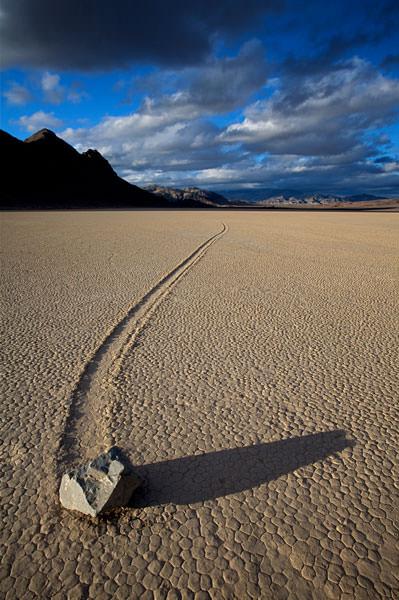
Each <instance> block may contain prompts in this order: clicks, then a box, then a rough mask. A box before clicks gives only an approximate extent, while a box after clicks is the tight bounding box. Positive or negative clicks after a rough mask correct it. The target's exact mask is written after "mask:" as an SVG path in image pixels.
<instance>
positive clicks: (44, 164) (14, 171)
mask: <svg viewBox="0 0 399 600" xmlns="http://www.w3.org/2000/svg"><path fill="white" fill-rule="evenodd" d="M0 148H1V165H2V176H1V192H2V194H1V201H0V207H1V208H3V209H7V208H8V209H22V208H28V209H31V208H35V209H52V208H131V207H166V206H167V201H166V200H164V199H163V198H161V197H159V196H155V195H154V194H151V193H150V192H148V191H146V190H142V189H141V188H139V187H136V186H135V185H132V184H130V183H128V182H127V181H125V180H124V179H121V178H120V177H119V176H118V175H117V174H116V173H115V171H114V170H113V168H112V167H111V165H110V164H109V163H108V161H107V160H106V159H105V158H104V157H103V156H102V155H101V154H100V153H99V152H97V150H87V152H83V153H82V154H80V153H79V152H78V151H77V150H75V149H74V148H73V147H72V146H70V145H69V144H68V143H67V142H65V141H64V140H62V139H61V138H59V137H57V136H56V135H55V133H53V132H52V131H50V130H49V129H41V130H40V131H38V132H37V133H35V134H34V135H32V136H30V137H28V138H27V139H26V140H25V141H21V140H18V139H17V138H15V137H13V136H12V135H10V134H8V133H6V132H5V131H2V130H0Z"/></svg>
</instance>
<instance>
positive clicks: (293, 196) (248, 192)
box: [222, 188, 385, 206]
mask: <svg viewBox="0 0 399 600" xmlns="http://www.w3.org/2000/svg"><path fill="white" fill-rule="evenodd" d="M222 193H223V195H224V196H225V197H226V198H227V199H228V201H230V202H231V203H233V204H251V205H253V204H256V205H258V206H269V205H271V204H273V205H279V206H282V205H287V204H288V205H292V204H295V205H300V204H303V205H313V206H316V205H328V204H337V203H340V202H365V201H376V200H382V199H385V198H383V197H382V196H373V195H371V194H356V195H352V196H343V195H339V194H320V193H309V192H302V191H299V190H293V189H275V188H247V189H245V188H242V189H238V190H223V191H222Z"/></svg>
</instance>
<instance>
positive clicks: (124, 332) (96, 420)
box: [60, 223, 227, 464]
mask: <svg viewBox="0 0 399 600" xmlns="http://www.w3.org/2000/svg"><path fill="white" fill-rule="evenodd" d="M226 231H227V226H226V225H225V224H224V223H223V227H222V230H221V231H219V232H218V233H216V234H214V235H213V236H211V237H210V238H208V239H207V240H206V241H205V242H203V243H202V244H201V245H200V246H198V248H196V250H194V251H193V252H192V253H191V254H190V255H189V256H188V257H186V258H185V259H183V260H182V261H181V262H180V263H179V264H178V265H177V266H176V267H175V268H174V269H172V270H171V271H170V272H169V273H167V274H166V275H165V276H164V277H163V278H162V279H161V280H160V281H159V282H158V283H157V284H155V286H154V287H152V288H151V289H150V290H149V291H148V292H147V293H146V294H145V295H144V296H143V297H142V299H141V300H140V301H139V302H138V303H136V304H134V305H133V306H132V307H131V308H130V309H129V310H128V311H127V313H126V315H125V316H124V317H123V318H122V319H121V320H120V321H118V323H116V325H115V326H114V327H113V328H112V330H111V331H110V332H109V333H108V334H107V335H106V337H105V338H104V340H103V341H102V343H101V344H100V346H99V347H98V348H97V350H96V351H95V352H94V354H93V356H92V357H91V358H90V359H89V360H88V361H87V363H86V365H85V366H84V368H83V371H82V373H81V375H80V377H79V379H78V382H77V384H76V386H75V388H74V390H73V392H72V395H71V402H70V407H69V414H68V416H67V419H66V423H65V428H64V432H63V434H62V437H61V441H60V450H61V453H60V455H61V461H60V462H61V463H64V464H69V463H73V462H74V461H75V460H77V459H78V458H79V459H82V458H83V459H85V458H89V457H90V458H91V457H92V456H93V455H95V454H96V453H97V452H98V451H100V450H103V449H104V448H105V447H106V446H109V445H111V444H112V443H113V441H112V440H111V439H109V438H108V437H107V431H106V427H105V425H104V423H106V422H107V416H109V415H110V411H111V408H112V407H111V406H110V404H109V403H107V393H108V391H109V389H110V386H112V382H113V380H114V379H115V377H117V375H118V373H119V371H120V368H121V365H122V362H123V358H124V356H125V354H126V352H127V351H128V350H129V349H130V348H131V347H132V346H133V345H134V343H135V341H136V340H137V338H138V336H139V335H140V333H141V332H142V331H143V329H144V328H145V326H146V325H147V323H148V321H149V319H150V316H151V314H152V313H153V312H154V310H155V309H156V308H157V306H158V305H159V304H160V303H161V302H162V300H163V299H164V298H165V297H166V296H167V294H168V293H169V292H170V291H171V290H172V288H173V287H174V286H175V285H176V284H177V282H178V281H179V280H180V279H181V278H182V277H183V276H184V275H185V274H186V273H187V272H188V271H189V270H190V269H191V268H192V267H193V266H194V265H195V264H196V263H197V262H198V261H199V260H201V258H202V257H203V256H204V254H205V253H206V252H207V250H208V249H209V248H210V246H212V244H214V243H215V242H216V241H217V240H218V239H219V238H221V237H222V236H223V235H224V234H225V233H226Z"/></svg>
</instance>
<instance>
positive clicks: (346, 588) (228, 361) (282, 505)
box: [0, 210, 399, 600]
mask: <svg viewBox="0 0 399 600" xmlns="http://www.w3.org/2000/svg"><path fill="white" fill-rule="evenodd" d="M398 223H399V215H398V214H394V213H385V214H384V213H383V212H379V213H371V212H370V213H366V212H365V213H333V212H329V213H323V214H320V213H300V212H295V213H292V212H288V213H282V212H262V211H259V212H257V211H254V212H252V211H251V212H250V213H248V212H243V211H228V210H226V211H199V212H195V211H156V210H149V211H127V212H123V211H115V212H112V211H101V212H83V211H80V212H67V211H66V212H25V213H22V212H19V213H17V212H15V213H12V212H9V213H3V214H2V216H1V270H2V284H1V286H2V287H1V317H2V319H1V327H2V336H3V343H2V348H1V351H2V355H3V356H2V365H3V367H2V370H3V374H2V392H1V460H2V477H1V484H0V490H1V497H2V501H1V502H2V504H1V524H0V539H1V555H2V560H1V578H0V579H1V594H2V597H4V598H6V599H7V600H14V599H24V600H25V599H29V598H41V599H47V598H54V599H57V600H58V599H59V600H61V599H64V598H67V599H71V600H72V599H76V600H77V599H82V598H93V599H103V598H104V599H106V598H109V599H111V598H115V599H128V598H129V599H130V598H143V599H148V600H150V599H153V598H154V599H167V600H172V599H179V598H181V599H189V598H193V599H198V600H205V599H208V598H211V599H218V598H224V599H235V598H237V599H241V600H244V599H247V598H253V599H255V598H262V599H266V600H269V599H270V600H280V599H286V598H287V599H291V598H292V599H298V600H305V599H317V600H322V599H324V598H328V599H332V600H335V599H341V598H342V599H347V600H349V599H353V598H355V599H357V598H359V599H371V600H374V599H377V598H389V599H394V598H397V597H398V594H399V582H398V576H399V549H398V519H397V517H398V506H399V498H398V473H397V449H398V442H399V440H398V404H397V402H398V383H397V382H398V378H397V376H398V360H397V356H398V354H399V353H398V319H397V315H398V301H397V298H398V280H397V259H398ZM113 444H115V445H118V446H119V447H121V448H123V450H124V452H125V453H126V455H128V457H129V458H130V459H131V461H132V463H133V464H134V465H135V466H136V468H137V472H138V473H139V474H140V475H142V477H143V478H144V480H145V484H144V485H143V487H142V488H141V490H140V491H138V492H137V493H136V494H135V495H134V496H133V498H132V501H131V506H129V507H126V508H124V509H121V510H119V511H114V512H113V513H110V514H107V515H104V516H101V517H99V518H97V519H91V518H89V517H83V516H79V515H78V514H77V513H73V512H70V511H66V510H65V509H63V508H62V507H61V506H60V504H59V501H58V487H59V482H60V477H61V475H62V474H63V472H65V470H67V469H68V468H69V467H70V465H71V464H74V463H75V462H76V461H77V460H79V459H83V460H85V459H86V458H90V457H92V456H95V455H96V453H97V452H98V451H100V450H102V449H106V448H107V447H109V446H110V445H113Z"/></svg>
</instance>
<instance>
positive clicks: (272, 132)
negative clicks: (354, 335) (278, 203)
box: [62, 58, 399, 190]
mask: <svg viewBox="0 0 399 600" xmlns="http://www.w3.org/2000/svg"><path fill="white" fill-rule="evenodd" d="M214 66H215V65H213V67H214ZM213 67H212V69H213ZM207 68H208V67H207ZM209 68H210V67H209ZM218 68H219V67H218ZM221 70H222V71H223V68H221ZM227 70H228V67H227ZM216 71H218V69H216ZM210 72H211V71H209V73H210ZM212 72H214V71H212ZM203 75H204V74H203V73H202V75H201V76H200V73H199V71H198V70H197V71H196V74H195V77H193V78H191V79H190V80H189V83H188V84H187V87H186V88H184V89H180V90H179V91H172V92H170V93H169V94H167V93H165V92H164V91H161V92H160V93H159V94H158V95H157V94H155V93H154V95H153V96H152V97H147V98H146V99H145V100H144V101H143V103H142V105H141V107H140V108H139V109H138V110H137V111H135V112H133V113H131V114H129V115H125V116H107V117H105V118H103V119H102V121H100V123H99V124H98V125H96V126H94V127H89V128H83V127H82V128H79V129H67V130H65V131H64V132H63V133H62V135H63V136H64V137H65V139H67V140H68V141H69V142H70V143H72V144H73V145H75V147H76V148H77V149H78V150H80V151H82V150H86V149H87V148H88V147H96V148H98V150H99V151H100V152H102V153H103V154H104V155H105V156H106V157H107V158H108V160H110V162H111V163H112V165H113V166H114V168H115V169H116V170H117V171H118V172H119V173H120V174H121V175H122V176H123V177H125V178H126V179H128V180H129V181H131V182H132V183H137V184H139V185H140V184H141V185H143V184H147V183H163V184H167V185H185V184H192V183H196V184H197V185H203V186H208V187H209V186H212V187H215V186H216V187H219V188H220V187H222V186H226V185H231V184H234V185H235V186H239V185H241V184H242V183H244V182H245V183H246V184H249V185H254V186H256V185H261V184H262V185H267V186H270V187H295V186H298V187H300V188H303V186H304V185H307V186H308V187H312V186H316V188H317V189H319V190H323V189H324V190H325V189H327V188H330V189H331V188H332V187H334V186H335V187H336V188H337V187H340V186H341V189H342V188H343V187H344V186H347V187H348V188H350V187H351V185H352V186H353V185H354V184H355V183H356V181H358V182H360V183H359V185H360V184H361V185H362V186H365V185H367V187H368V189H370V190H371V189H375V188H376V186H377V187H378V186H379V189H382V187H383V186H389V185H394V184H395V182H396V183H397V159H396V158H395V157H393V158H392V160H391V159H390V160H389V161H385V162H381V161H380V162H378V160H376V161H375V162H374V158H376V157H377V156H378V154H379V148H381V147H384V146H385V147H386V146H387V144H388V147H389V138H387V137H386V135H385V136H383V135H381V136H379V137H378V136H375V135H374V136H373V137H371V135H370V134H369V133H371V132H372V131H374V130H375V128H376V127H380V126H383V125H384V124H389V123H390V122H391V121H392V119H393V118H394V115H395V111H396V107H397V106H398V102H399V81H398V80H397V79H393V78H388V77H385V76H383V75H381V74H380V73H378V71H376V70H375V69H374V68H372V67H371V66H370V65H369V64H368V63H366V62H364V61H361V60H359V59H357V58H354V59H352V60H351V61H347V62H346V63H341V64H340V65H336V66H335V67H332V68H331V69H330V71H329V72H328V73H325V74H324V75H321V74H317V75H315V74H313V75H310V76H309V75H306V76H303V77H300V78H298V77H296V78H295V80H294V79H293V78H292V76H289V77H286V78H283V79H280V80H277V79H275V80H273V86H272V89H273V93H272V95H271V97H269V98H264V99H262V100H258V101H257V102H255V103H252V104H251V105H249V106H248V107H247V108H246V109H245V110H244V114H243V119H242V120H241V121H237V122H234V123H230V124H228V125H227V126H224V127H221V126H217V125H216V124H215V123H214V122H211V121H210V120H208V117H209V116H210V115H213V114H218V110H219V108H220V107H219V108H218V107H217V101H216V99H215V98H216V96H217V94H213V92H212V93H209V94H208V95H207V93H206V92H204V93H203V95H202V96H201V93H200V92H199V93H198V94H197V95H196V94H194V93H193V90H194V89H195V85H194V83H193V82H198V81H200V80H201V81H202V79H201V77H202V76H203ZM230 75H231V73H229V77H230ZM206 80H207V76H204V79H203V81H206ZM221 81H223V85H224V86H227V85H228V83H227V82H228V78H227V79H224V77H223V76H222V77H221ZM215 86H216V87H217V85H216V84H215ZM215 89H216V88H215ZM267 91H268V92H270V88H268V90H267ZM220 93H221V94H222V91H221V92H220ZM233 96H234V95H233ZM233 96H232V97H231V98H233ZM238 96H239V94H238ZM227 97H228V94H227ZM237 101H238V100H237ZM240 102H242V97H241V100H240ZM227 106H229V107H232V106H234V102H233V100H232V99H231V102H230V100H228V102H227V104H226V103H225V104H224V105H223V110H224V109H225V108H226V107H227ZM387 151H388V150H384V153H385V152H387ZM351 180H352V184H351V183H350V182H351Z"/></svg>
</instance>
